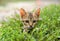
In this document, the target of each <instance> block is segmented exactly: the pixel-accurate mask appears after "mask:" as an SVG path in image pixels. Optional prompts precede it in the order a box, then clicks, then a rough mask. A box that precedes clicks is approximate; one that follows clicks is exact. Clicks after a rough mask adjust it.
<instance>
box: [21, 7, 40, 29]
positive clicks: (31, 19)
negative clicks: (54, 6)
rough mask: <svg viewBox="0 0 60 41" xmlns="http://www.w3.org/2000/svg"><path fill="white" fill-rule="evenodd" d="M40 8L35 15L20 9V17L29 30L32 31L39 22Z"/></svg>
mask: <svg viewBox="0 0 60 41" xmlns="http://www.w3.org/2000/svg"><path fill="white" fill-rule="evenodd" d="M39 15H40V8H39V9H37V10H36V11H35V12H34V13H31V12H26V11H25V10H24V9H23V8H21V9H20V16H21V20H22V22H23V24H24V26H25V27H26V28H27V29H32V28H33V27H34V26H35V24H36V23H37V21H38V20H39Z"/></svg>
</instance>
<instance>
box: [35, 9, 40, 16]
mask: <svg viewBox="0 0 60 41" xmlns="http://www.w3.org/2000/svg"><path fill="white" fill-rule="evenodd" d="M35 15H37V16H39V15H40V8H38V9H37V10H36V11H35Z"/></svg>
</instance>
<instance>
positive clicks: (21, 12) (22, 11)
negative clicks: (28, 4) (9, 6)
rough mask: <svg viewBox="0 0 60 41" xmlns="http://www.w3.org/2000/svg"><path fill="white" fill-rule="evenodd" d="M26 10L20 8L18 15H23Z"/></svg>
mask: <svg viewBox="0 0 60 41" xmlns="http://www.w3.org/2000/svg"><path fill="white" fill-rule="evenodd" d="M25 14H26V12H25V10H24V9H23V8H21V9H20V15H21V17H23V16H25Z"/></svg>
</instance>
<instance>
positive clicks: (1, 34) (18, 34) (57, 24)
mask: <svg viewBox="0 0 60 41" xmlns="http://www.w3.org/2000/svg"><path fill="white" fill-rule="evenodd" d="M40 17H41V18H42V20H40V21H38V23H37V25H36V26H35V28H34V29H33V31H32V32H31V33H23V32H22V26H23V25H22V22H21V21H20V17H19V15H15V16H14V17H13V18H9V17H8V18H7V19H8V21H7V22H6V21H2V22H1V23H2V24H3V25H2V26H1V27H0V41H60V40H59V39H58V38H60V6H59V5H50V6H47V7H44V8H43V9H41V13H40Z"/></svg>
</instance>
